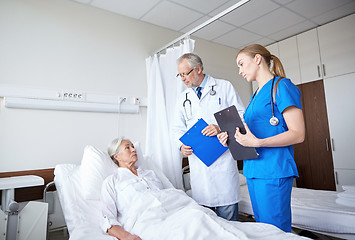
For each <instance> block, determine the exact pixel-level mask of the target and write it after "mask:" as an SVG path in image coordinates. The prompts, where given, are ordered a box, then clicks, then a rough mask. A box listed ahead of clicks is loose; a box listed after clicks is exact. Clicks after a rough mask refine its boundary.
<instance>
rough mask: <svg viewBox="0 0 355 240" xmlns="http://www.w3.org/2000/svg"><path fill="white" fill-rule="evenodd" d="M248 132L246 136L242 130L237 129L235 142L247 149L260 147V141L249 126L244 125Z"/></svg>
mask: <svg viewBox="0 0 355 240" xmlns="http://www.w3.org/2000/svg"><path fill="white" fill-rule="evenodd" d="M244 127H245V130H246V133H245V134H242V133H241V132H240V129H239V128H238V127H237V128H236V131H235V135H234V137H235V140H236V141H237V142H238V143H239V144H240V145H242V146H245V147H260V143H259V139H258V138H256V137H255V136H254V134H252V133H251V132H250V130H249V128H248V125H247V124H246V123H244Z"/></svg>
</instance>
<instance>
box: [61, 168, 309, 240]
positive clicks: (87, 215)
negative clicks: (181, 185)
mask: <svg viewBox="0 0 355 240" xmlns="http://www.w3.org/2000/svg"><path fill="white" fill-rule="evenodd" d="M78 170H79V166H77V165H73V164H61V165H57V166H56V168H55V172H54V173H55V183H56V186H57V190H58V193H59V200H60V202H61V205H62V209H63V213H64V217H65V220H66V223H67V227H68V230H69V234H70V240H79V239H86V240H112V239H115V238H113V237H110V236H109V235H107V234H105V233H104V232H102V230H101V229H100V221H99V219H101V216H100V215H101V214H100V206H99V204H98V202H97V201H98V200H84V199H83V197H82V196H81V193H80V191H78V189H80V178H79V174H78ZM156 197H159V198H162V199H164V204H163V205H154V204H152V203H148V202H147V204H145V205H144V204H142V205H139V204H138V203H136V204H135V205H134V208H135V209H134V210H135V211H132V215H131V217H130V221H131V224H130V225H131V227H130V229H127V230H129V231H131V232H133V233H136V234H137V235H139V236H141V238H142V239H143V240H149V239H154V240H156V239H170V240H174V239H176V240H199V239H201V240H202V239H203V240H205V239H246V240H247V239H263V240H267V239H270V240H271V239H272V240H278V239H280V240H281V239H282V240H284V239H306V238H302V237H300V236H297V235H295V234H291V233H284V232H283V231H281V230H279V229H278V228H276V227H274V226H272V225H269V224H263V223H241V222H228V221H226V220H224V219H222V218H219V217H217V216H216V215H215V213H213V212H212V211H211V210H209V209H206V208H203V207H201V206H199V205H198V204H197V203H195V201H193V200H192V199H191V198H190V197H188V196H187V195H186V194H185V193H184V192H182V191H180V190H176V189H166V190H163V191H161V192H160V193H158V195H157V196H156ZM144 201H145V202H146V201H148V198H147V199H144ZM140 206H142V207H140ZM147 206H149V207H147ZM186 222H189V224H185V223H186ZM147 226H149V227H147Z"/></svg>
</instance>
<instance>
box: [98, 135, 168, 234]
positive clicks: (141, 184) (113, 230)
mask: <svg viewBox="0 0 355 240" xmlns="http://www.w3.org/2000/svg"><path fill="white" fill-rule="evenodd" d="M108 154H109V156H110V157H111V159H112V161H113V162H114V163H115V164H117V166H118V167H119V168H118V170H117V172H116V174H114V175H111V176H109V177H108V178H107V179H106V180H105V181H104V183H103V186H102V191H101V196H102V212H103V215H104V216H105V223H104V229H106V230H107V233H108V234H109V235H111V236H114V237H116V238H118V239H122V240H140V239H141V238H140V237H138V236H136V235H133V234H131V233H129V232H127V231H125V230H124V229H123V227H122V223H124V222H125V220H126V218H127V217H128V216H127V214H128V213H127V212H126V211H127V209H129V206H130V205H132V204H137V203H135V202H134V201H132V200H134V199H135V198H138V197H139V195H140V193H144V192H145V191H147V190H157V189H162V188H163V184H162V183H161V181H160V180H159V178H158V177H157V176H156V175H155V173H154V172H153V171H152V170H144V169H142V168H136V166H135V165H134V164H135V163H136V162H137V160H138V156H137V152H136V149H135V148H134V145H133V143H132V142H131V141H130V140H128V139H122V138H121V139H114V140H113V141H112V143H111V144H110V146H109V147H108ZM118 199H119V201H117V200H118Z"/></svg>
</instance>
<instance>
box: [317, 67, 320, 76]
mask: <svg viewBox="0 0 355 240" xmlns="http://www.w3.org/2000/svg"><path fill="white" fill-rule="evenodd" d="M317 69H318V77H320V67H319V65H317Z"/></svg>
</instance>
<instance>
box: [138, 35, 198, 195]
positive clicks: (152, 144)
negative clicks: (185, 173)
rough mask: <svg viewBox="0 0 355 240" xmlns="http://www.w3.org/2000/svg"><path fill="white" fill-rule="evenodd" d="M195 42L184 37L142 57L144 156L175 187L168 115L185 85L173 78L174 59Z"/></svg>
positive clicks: (178, 182) (177, 168) (177, 172)
mask: <svg viewBox="0 0 355 240" xmlns="http://www.w3.org/2000/svg"><path fill="white" fill-rule="evenodd" d="M194 46H195V41H194V40H192V39H189V38H188V39H185V40H184V41H183V42H182V44H180V45H179V46H174V47H172V48H168V49H167V50H166V53H165V54H155V55H153V56H150V57H149V58H147V59H146V67H147V79H148V109H147V136H146V149H145V155H147V156H149V158H150V161H154V163H155V165H156V166H157V167H159V168H160V169H161V170H162V171H163V173H164V174H165V175H166V176H167V177H168V179H169V180H170V181H171V183H172V184H173V185H174V186H175V187H176V188H180V189H182V188H183V184H182V169H181V164H182V163H181V155H180V152H179V151H178V150H177V149H176V145H175V144H174V142H175V141H174V139H172V135H173V134H172V132H171V129H172V122H173V121H172V118H173V117H174V111H175V105H176V100H177V96H178V94H179V93H181V92H182V91H183V90H184V88H185V85H184V84H183V83H182V81H181V80H180V78H177V77H176V74H177V64H176V60H177V59H178V58H179V57H180V56H181V55H183V54H184V53H187V52H193V50H194Z"/></svg>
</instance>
